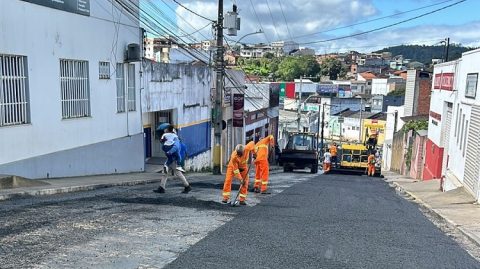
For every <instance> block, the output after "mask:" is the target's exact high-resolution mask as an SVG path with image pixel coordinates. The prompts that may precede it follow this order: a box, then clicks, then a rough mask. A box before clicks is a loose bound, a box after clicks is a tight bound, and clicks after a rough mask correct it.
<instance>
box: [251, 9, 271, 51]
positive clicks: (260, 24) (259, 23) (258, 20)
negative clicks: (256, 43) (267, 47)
mask: <svg viewBox="0 0 480 269" xmlns="http://www.w3.org/2000/svg"><path fill="white" fill-rule="evenodd" d="M250 6H251V8H252V10H253V13H254V14H255V17H256V18H257V22H258V25H259V26H260V29H262V32H263V35H264V36H265V40H267V43H269V44H270V40H268V37H267V33H265V30H264V29H263V25H262V23H261V22H260V18H259V17H258V14H257V11H256V10H255V6H254V5H253V2H252V0H250Z"/></svg>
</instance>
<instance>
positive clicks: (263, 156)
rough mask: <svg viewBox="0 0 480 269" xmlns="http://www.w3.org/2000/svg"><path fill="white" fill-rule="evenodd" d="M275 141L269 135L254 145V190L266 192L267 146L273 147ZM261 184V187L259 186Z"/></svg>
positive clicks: (267, 174)
mask: <svg viewBox="0 0 480 269" xmlns="http://www.w3.org/2000/svg"><path fill="white" fill-rule="evenodd" d="M274 145H275V140H274V138H273V135H269V136H267V137H265V138H263V139H262V140H260V141H258V142H257V144H256V145H255V154H256V155H257V157H256V158H255V184H254V185H253V187H254V188H255V189H261V191H262V192H263V191H267V187H268V176H269V172H270V171H269V169H270V168H269V164H268V152H269V146H274ZM260 184H261V186H260Z"/></svg>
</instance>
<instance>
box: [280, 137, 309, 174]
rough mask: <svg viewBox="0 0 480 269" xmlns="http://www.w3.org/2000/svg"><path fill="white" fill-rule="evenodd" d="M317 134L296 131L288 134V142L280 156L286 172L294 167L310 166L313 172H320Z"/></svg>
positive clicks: (303, 167)
mask: <svg viewBox="0 0 480 269" xmlns="http://www.w3.org/2000/svg"><path fill="white" fill-rule="evenodd" d="M317 148H318V147H317V134H315V133H303V132H295V133H290V134H289V135H288V139H287V144H286V146H285V148H284V149H283V150H282V152H281V153H280V156H279V163H280V165H281V166H283V171H284V172H291V171H293V169H305V168H310V172H311V173H312V174H316V173H317V172H318V156H319V154H318V150H317Z"/></svg>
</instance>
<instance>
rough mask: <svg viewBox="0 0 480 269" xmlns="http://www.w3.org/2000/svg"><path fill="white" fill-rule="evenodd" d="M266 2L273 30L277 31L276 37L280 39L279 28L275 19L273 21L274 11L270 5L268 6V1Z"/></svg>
mask: <svg viewBox="0 0 480 269" xmlns="http://www.w3.org/2000/svg"><path fill="white" fill-rule="evenodd" d="M265 2H266V3H267V8H268V13H270V18H272V23H273V30H275V35H276V36H277V39H280V36H279V35H278V31H277V26H276V24H275V19H273V14H272V10H271V9H270V5H269V4H268V0H265Z"/></svg>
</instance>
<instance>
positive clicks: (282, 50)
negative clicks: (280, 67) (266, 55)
mask: <svg viewBox="0 0 480 269" xmlns="http://www.w3.org/2000/svg"><path fill="white" fill-rule="evenodd" d="M271 46H272V49H273V51H274V54H275V56H277V57H280V56H284V55H288V54H289V53H290V52H292V51H294V50H298V49H299V48H300V46H299V45H298V43H297V42H295V41H275V42H272V43H271Z"/></svg>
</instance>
